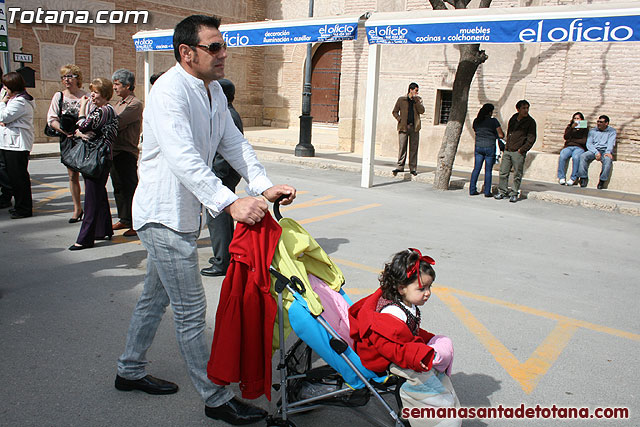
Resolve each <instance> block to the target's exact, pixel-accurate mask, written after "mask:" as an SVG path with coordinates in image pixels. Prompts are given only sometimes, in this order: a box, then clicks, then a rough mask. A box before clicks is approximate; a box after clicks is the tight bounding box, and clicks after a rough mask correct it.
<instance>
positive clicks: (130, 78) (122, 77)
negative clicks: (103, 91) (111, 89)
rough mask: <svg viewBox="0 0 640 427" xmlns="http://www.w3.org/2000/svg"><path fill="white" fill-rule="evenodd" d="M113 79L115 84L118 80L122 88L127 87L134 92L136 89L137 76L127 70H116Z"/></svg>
mask: <svg viewBox="0 0 640 427" xmlns="http://www.w3.org/2000/svg"><path fill="white" fill-rule="evenodd" d="M111 79H112V80H113V81H114V82H115V81H116V80H117V81H119V82H120V83H121V84H122V86H127V87H128V88H129V90H130V91H132V92H133V90H134V89H135V88H136V76H135V74H133V73H132V72H131V71H129V70H127V69H126V68H120V69H119V70H116V71H115V72H114V73H113V75H112V76H111Z"/></svg>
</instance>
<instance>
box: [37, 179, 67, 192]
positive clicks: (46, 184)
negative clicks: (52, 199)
mask: <svg viewBox="0 0 640 427" xmlns="http://www.w3.org/2000/svg"><path fill="white" fill-rule="evenodd" d="M31 182H35V183H36V184H38V185H42V186H44V187H49V188H53V189H55V190H59V189H62V188H67V187H60V186H59V185H55V184H49V183H48V182H42V181H39V180H37V179H33V178H31Z"/></svg>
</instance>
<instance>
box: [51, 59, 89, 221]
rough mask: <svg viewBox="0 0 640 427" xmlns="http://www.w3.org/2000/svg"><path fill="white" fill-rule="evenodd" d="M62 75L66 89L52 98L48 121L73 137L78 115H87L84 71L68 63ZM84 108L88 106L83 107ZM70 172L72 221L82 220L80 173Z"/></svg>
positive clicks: (64, 134)
mask: <svg viewBox="0 0 640 427" xmlns="http://www.w3.org/2000/svg"><path fill="white" fill-rule="evenodd" d="M60 77H61V79H62V85H63V86H64V90H63V91H61V92H56V94H55V95H53V98H52V99H51V105H50V106H49V112H48V113H47V123H48V124H49V126H51V127H52V128H53V129H55V130H57V131H58V132H60V133H61V134H62V135H63V136H62V137H61V138H66V137H72V136H73V133H74V132H75V130H76V128H77V126H76V123H77V121H78V116H80V115H86V111H85V110H84V109H81V108H80V100H81V99H82V97H86V96H87V95H88V94H87V92H85V91H84V90H82V71H81V70H80V67H78V66H77V65H74V64H67V65H64V66H63V67H62V68H60ZM61 96H62V110H60V97H61ZM83 108H86V106H85V107H83ZM67 172H68V173H69V191H70V192H71V199H72V200H73V216H72V217H71V219H69V222H70V223H74V222H78V221H80V220H82V205H81V204H80V174H79V173H78V172H75V171H72V170H71V169H67Z"/></svg>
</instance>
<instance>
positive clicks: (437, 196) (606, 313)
mask: <svg viewBox="0 0 640 427" xmlns="http://www.w3.org/2000/svg"><path fill="white" fill-rule="evenodd" d="M265 165H266V167H267V170H268V171H269V174H270V176H271V178H272V180H273V181H274V182H276V183H289V184H292V185H294V186H296V187H297V188H298V190H299V191H300V194H299V196H298V199H297V200H296V202H295V203H294V205H292V207H291V208H290V209H289V210H286V211H284V215H285V216H289V217H292V218H294V219H296V220H298V221H299V222H301V223H302V224H303V225H304V227H305V228H306V229H307V230H308V231H309V232H310V233H311V235H313V236H314V237H315V238H316V239H317V240H318V242H319V243H320V244H321V245H322V246H323V247H324V248H325V250H326V251H327V252H328V253H329V255H330V256H331V257H332V258H333V259H334V261H336V263H337V264H338V265H339V266H340V267H341V268H342V270H343V272H344V274H345V276H346V278H347V283H346V290H347V292H348V293H349V294H350V295H351V297H352V298H353V299H355V300H357V299H359V298H361V297H363V296H365V295H367V294H369V293H371V292H373V291H374V290H375V289H376V287H377V271H378V270H379V269H381V268H382V266H383V264H384V263H385V262H386V261H388V260H389V258H390V257H391V255H392V254H393V253H395V252H397V251H399V250H402V249H405V248H407V247H416V248H419V249H421V250H422V252H423V253H426V254H429V255H430V256H432V257H433V258H434V259H435V260H436V266H435V269H436V272H437V278H436V285H435V286H434V296H433V297H432V299H431V300H430V301H429V302H428V303H427V305H425V306H424V309H423V310H422V312H423V328H425V329H427V330H429V331H431V332H435V333H441V334H445V335H448V336H450V337H451V338H452V339H453V341H454V344H455V351H456V356H455V362H454V367H453V368H454V370H453V375H452V381H453V384H454V386H455V388H456V391H457V393H458V396H459V399H460V402H461V404H462V406H470V407H471V406H472V407H488V406H491V407H497V406H498V405H503V406H510V407H516V406H519V405H520V404H525V405H528V406H535V405H536V404H539V405H541V406H546V407H551V406H552V405H554V404H555V405H556V406H563V407H588V408H590V409H595V408H596V407H626V408H629V411H630V418H629V419H626V420H609V421H603V420H596V419H591V420H587V421H585V420H558V419H555V420H546V421H543V420H525V421H519V422H518V425H539V424H542V425H553V426H555V425H562V426H565V425H566V426H585V425H616V426H618V425H620V426H637V425H640V417H639V416H638V414H639V412H640V403H638V402H640V399H639V398H638V396H639V394H640V382H639V381H638V368H639V362H638V357H637V354H638V352H639V351H640V335H639V334H640V316H639V315H638V308H637V304H638V296H639V294H640V291H639V289H638V283H639V281H638V273H640V269H639V267H638V259H637V256H638V248H639V246H638V242H640V221H639V220H638V218H637V217H631V216H624V215H619V214H612V213H607V212H602V211H595V210H588V209H583V208H575V207H566V206H560V205H556V204H549V203H544V202H540V201H535V200H525V201H520V202H518V203H515V204H513V203H509V202H505V201H496V200H493V199H485V198H483V197H481V196H480V197H469V196H468V195H467V193H466V192H465V191H463V190H459V191H449V192H438V191H434V190H432V188H431V186H430V185H427V184H422V183H416V182H404V181H396V180H389V181H387V182H385V181H384V179H383V178H377V179H376V182H378V185H377V186H375V187H374V188H371V189H363V188H360V187H359V182H360V176H359V174H355V173H349V172H340V171H334V170H318V169H309V168H303V167H298V166H292V165H279V164H274V163H266V164H265ZM30 171H31V175H32V179H33V182H34V185H33V190H34V200H35V207H36V211H35V216H34V217H33V218H28V219H22V220H11V219H9V215H8V214H7V213H6V210H3V211H1V212H0V254H2V262H1V263H0V343H1V350H0V373H1V374H0V378H1V379H2V386H1V387H0V425H2V426H107V425H108V426H129V425H137V426H183V425H185V426H186V425H212V424H214V423H213V422H212V420H210V419H208V418H206V417H205V416H204V413H203V404H202V402H201V400H200V398H199V397H198V395H197V394H196V392H195V390H194V388H193V386H192V385H191V384H190V381H189V378H188V376H187V372H186V369H185V367H184V362H183V360H182V358H181V356H180V354H179V350H178V348H177V345H176V340H175V334H174V329H173V324H172V321H171V319H172V316H171V312H170V310H168V312H167V313H166V315H165V319H164V321H163V322H162V324H161V326H160V329H159V331H158V334H157V336H156V339H155V343H154V346H153V347H152V349H151V351H150V352H149V355H148V357H149V359H150V361H151V363H150V366H149V373H151V374H153V375H155V376H158V377H161V378H166V379H170V380H172V381H175V382H177V383H178V384H179V385H180V386H181V390H180V392H179V393H177V394H175V395H171V396H149V395H146V394H143V393H139V392H132V393H122V392H118V391H116V390H115V389H114V388H113V379H114V376H115V361H116V359H117V357H118V356H119V354H120V353H121V351H122V349H123V345H124V339H125V334H126V330H127V326H128V323H129V319H130V315H131V312H132V309H133V306H134V304H135V303H136V300H137V297H138V295H139V293H140V291H141V287H142V281H143V278H144V272H145V257H146V254H145V251H144V249H143V248H142V246H141V245H140V244H139V241H138V240H136V239H131V238H125V237H122V236H117V237H116V238H115V239H114V240H113V241H112V242H102V243H99V244H97V245H96V247H95V248H92V249H88V250H83V251H79V252H70V251H68V250H67V247H68V246H69V245H71V244H72V243H73V242H74V241H75V238H76V236H77V233H78V231H79V224H68V223H67V219H68V218H69V217H70V213H71V209H70V208H71V199H70V195H69V193H68V191H67V190H66V188H67V174H66V170H65V169H64V167H63V166H62V165H61V164H60V163H59V161H58V160H57V159H41V160H33V161H32V162H31V164H30ZM108 189H109V190H111V185H110V184H108ZM112 205H113V206H114V209H113V212H115V204H114V203H112ZM121 233H122V231H119V232H117V234H118V235H120V234H121ZM201 239H202V241H201V245H200V247H201V249H200V263H201V265H205V263H206V260H207V259H208V257H209V256H210V255H211V253H210V249H209V248H208V246H207V234H206V232H203V234H202V236H201ZM221 282H222V279H220V278H204V279H203V283H204V285H205V288H206V290H207V299H208V304H209V310H208V313H207V331H206V332H207V338H208V340H211V338H212V335H213V325H214V317H215V309H216V307H217V299H218V294H219V290H220V285H221ZM274 377H275V374H274ZM234 389H235V390H236V391H237V388H234ZM257 404H259V405H261V406H263V407H265V408H271V409H272V408H273V404H270V403H269V402H267V401H266V399H259V400H257ZM294 420H295V421H296V423H297V425H298V426H353V427H358V426H367V425H371V424H372V423H373V424H375V423H376V420H382V421H385V414H384V412H382V411H381V410H380V408H379V407H377V405H376V404H375V402H373V401H372V402H370V403H369V404H368V405H367V406H366V407H363V408H336V407H326V408H323V409H320V410H316V411H313V412H311V413H308V414H305V415H300V416H297V417H295V418H294ZM514 423H515V422H514V421H513V420H488V419H484V420H473V421H466V422H465V423H464V424H463V425H465V426H485V425H489V426H494V425H495V426H509V425H513V424H514Z"/></svg>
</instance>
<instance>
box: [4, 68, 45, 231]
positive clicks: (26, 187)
mask: <svg viewBox="0 0 640 427" xmlns="http://www.w3.org/2000/svg"><path fill="white" fill-rule="evenodd" d="M2 84H3V85H4V89H5V90H6V95H5V96H4V97H3V98H2V100H1V101H0V123H2V127H0V157H2V163H4V165H5V167H6V173H7V176H8V178H9V184H10V185H11V192H12V195H13V198H14V199H15V206H14V208H13V209H11V210H10V211H9V212H10V214H11V218H12V219H19V218H28V217H30V216H32V215H33V212H32V201H31V177H30V176H29V171H28V169H27V167H28V165H29V152H30V151H31V148H32V147H33V135H34V132H33V112H34V111H35V107H36V104H35V101H34V100H33V97H32V96H31V95H29V94H28V93H27V91H26V90H25V83H24V79H23V78H22V76H21V75H20V74H18V73H15V72H11V73H7V74H5V75H4V76H2Z"/></svg>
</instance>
